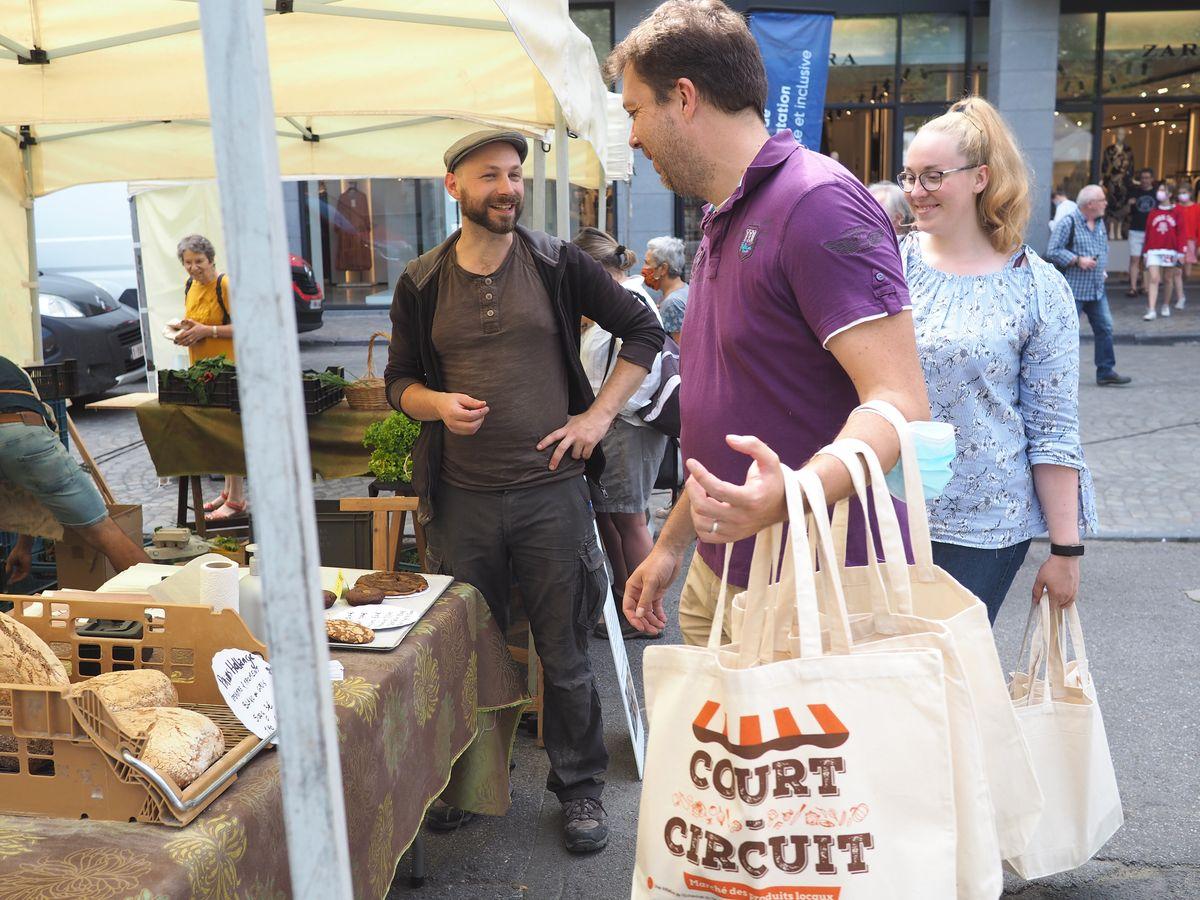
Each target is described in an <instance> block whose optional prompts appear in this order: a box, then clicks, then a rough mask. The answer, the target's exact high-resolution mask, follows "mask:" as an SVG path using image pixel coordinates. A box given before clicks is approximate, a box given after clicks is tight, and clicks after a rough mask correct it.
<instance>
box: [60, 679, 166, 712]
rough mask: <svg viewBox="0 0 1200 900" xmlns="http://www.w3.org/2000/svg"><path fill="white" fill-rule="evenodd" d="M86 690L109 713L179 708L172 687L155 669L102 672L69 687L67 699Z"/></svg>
mask: <svg viewBox="0 0 1200 900" xmlns="http://www.w3.org/2000/svg"><path fill="white" fill-rule="evenodd" d="M85 691H94V692H95V693H96V695H97V696H99V698H100V699H101V700H102V701H103V702H104V705H105V706H107V707H108V709H109V711H110V712H120V711H121V710H124V709H143V708H146V707H152V706H178V705H179V695H178V694H177V693H176V692H175V685H173V684H171V679H170V678H168V677H167V676H166V675H164V674H163V673H162V672H160V671H158V670H157V669H133V670H131V671H127V672H105V673H104V674H103V675H97V676H96V677H95V678H89V679H88V680H87V681H80V682H78V683H76V684H74V685H72V686H71V689H70V691H68V696H71V697H78V696H79V695H80V694H82V693H84V692H85Z"/></svg>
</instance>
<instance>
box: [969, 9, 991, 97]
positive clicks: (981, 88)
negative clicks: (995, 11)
mask: <svg viewBox="0 0 1200 900" xmlns="http://www.w3.org/2000/svg"><path fill="white" fill-rule="evenodd" d="M990 24H991V23H990V21H989V20H988V17H987V16H976V17H975V18H974V21H973V24H972V26H971V67H970V70H969V72H968V76H969V77H968V79H967V90H968V92H970V93H972V94H978V95H979V96H980V97H986V96H987V75H988V27H989V26H990Z"/></svg>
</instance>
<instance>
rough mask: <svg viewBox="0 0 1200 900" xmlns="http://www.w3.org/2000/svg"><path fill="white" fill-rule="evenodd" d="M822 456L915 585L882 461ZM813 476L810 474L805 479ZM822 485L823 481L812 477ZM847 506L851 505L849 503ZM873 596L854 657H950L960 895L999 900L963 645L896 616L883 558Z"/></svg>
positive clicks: (995, 847)
mask: <svg viewBox="0 0 1200 900" xmlns="http://www.w3.org/2000/svg"><path fill="white" fill-rule="evenodd" d="M819 452H820V453H824V454H828V455H831V456H834V457H835V458H837V459H839V460H840V461H841V462H842V464H843V465H844V466H845V467H846V469H847V470H848V471H849V473H850V476H851V481H852V484H853V486H854V491H855V494H856V495H857V497H858V500H859V502H860V504H861V505H862V508H863V509H864V510H868V509H870V508H871V507H872V506H873V507H874V510H875V520H876V522H877V524H878V528H879V536H880V541H879V545H880V546H881V547H882V548H883V551H884V559H885V564H884V565H892V564H893V563H897V562H898V564H899V565H898V566H897V567H896V568H898V570H899V571H900V573H901V574H902V575H903V577H905V578H907V564H906V562H905V556H904V542H903V540H902V538H901V531H900V523H899V520H898V518H897V516H896V510H895V507H894V506H893V504H892V499H891V495H890V494H889V493H888V490H887V486H886V484H885V481H884V478H883V470H882V467H881V466H880V465H879V460H878V458H877V457H876V456H875V453H874V451H873V450H872V449H871V447H870V446H869V445H867V444H866V443H864V442H863V441H860V440H856V439H843V440H840V441H836V442H835V443H833V444H831V445H829V446H827V447H825V448H823V449H822V450H820V451H819ZM864 464H865V468H866V469H869V472H870V476H871V488H872V490H873V502H872V499H871V498H870V497H868V494H867V482H866V474H867V473H866V472H865V471H864ZM805 474H806V475H807V474H808V473H805ZM812 477H813V478H814V479H815V477H816V476H815V475H814V476H812ZM842 502H843V503H846V502H847V501H842ZM810 519H811V520H812V521H813V523H814V525H815V527H816V530H817V532H818V534H820V535H821V536H822V539H824V540H831V538H830V523H829V518H828V516H827V513H826V510H825V509H824V508H823V507H822V508H813V509H812V512H811V513H810ZM864 521H865V523H866V545H867V547H868V548H873V547H874V546H876V543H875V541H874V538H873V535H872V528H871V521H872V520H871V517H870V516H865V517H864ZM865 557H866V559H867V565H866V566H865V567H863V568H864V569H866V573H867V590H868V594H869V596H870V600H869V603H870V607H871V610H872V612H871V614H869V615H855V616H851V617H850V619H851V633H852V637H853V649H854V652H856V653H870V652H878V651H879V650H890V649H897V648H914V647H929V648H932V649H934V650H937V651H938V652H939V653H940V654H941V656H942V663H943V670H944V674H945V678H944V683H945V686H946V699H947V710H948V712H949V721H950V737H951V752H952V759H953V773H954V799H955V808H956V816H957V819H956V822H957V827H958V859H957V863H958V874H957V888H958V897H959V898H960V900H995V898H996V897H999V896H1000V892H1001V891H1002V890H1003V887H1004V875H1003V869H1002V866H1001V852H1000V846H999V839H998V836H997V833H996V823H995V810H994V807H993V802H992V796H991V791H990V789H989V786H988V781H987V776H986V770H985V761H984V749H983V741H982V733H981V728H980V724H979V719H978V714H977V710H976V709H975V704H974V702H973V699H972V695H971V690H970V687H969V685H968V683H967V679H966V673H965V669H964V666H963V664H962V660H961V657H960V651H959V648H958V644H957V642H956V640H955V638H954V635H953V634H952V633H951V631H950V629H949V628H947V627H946V625H945V624H944V623H942V622H937V621H934V620H930V619H923V618H920V617H918V616H914V615H902V614H898V613H894V612H892V611H891V607H892V606H895V605H898V599H897V598H895V597H894V595H892V592H891V589H890V587H889V585H888V581H887V579H886V578H885V577H884V575H883V572H882V569H883V568H884V566H881V565H880V563H879V562H878V560H877V559H876V556H875V553H874V552H870V551H868V552H867V553H866V554H865ZM853 571H854V570H853V569H843V570H842V573H838V572H837V571H836V570H833V569H831V570H829V571H827V572H822V573H821V575H823V576H825V577H826V578H828V579H829V585H830V587H829V588H828V589H826V590H825V591H822V589H821V582H822V578H821V577H818V594H819V595H820V596H827V595H828V593H829V590H835V591H836V590H837V589H838V588H839V587H840V585H839V584H838V583H837V582H838V581H839V580H840V575H841V574H843V573H845V572H853Z"/></svg>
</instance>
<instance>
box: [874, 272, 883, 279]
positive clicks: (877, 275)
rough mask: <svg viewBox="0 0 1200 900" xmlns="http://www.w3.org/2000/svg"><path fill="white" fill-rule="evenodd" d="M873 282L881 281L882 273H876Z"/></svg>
mask: <svg viewBox="0 0 1200 900" xmlns="http://www.w3.org/2000/svg"><path fill="white" fill-rule="evenodd" d="M875 280H876V281H883V273H882V272H876V273H875Z"/></svg>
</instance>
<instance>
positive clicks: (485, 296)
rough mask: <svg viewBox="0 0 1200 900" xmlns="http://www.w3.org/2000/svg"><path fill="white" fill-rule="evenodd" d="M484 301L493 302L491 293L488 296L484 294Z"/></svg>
mask: <svg viewBox="0 0 1200 900" xmlns="http://www.w3.org/2000/svg"><path fill="white" fill-rule="evenodd" d="M483 299H484V300H491V299H492V295H491V294H490V293H488V294H484V295H483Z"/></svg>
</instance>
